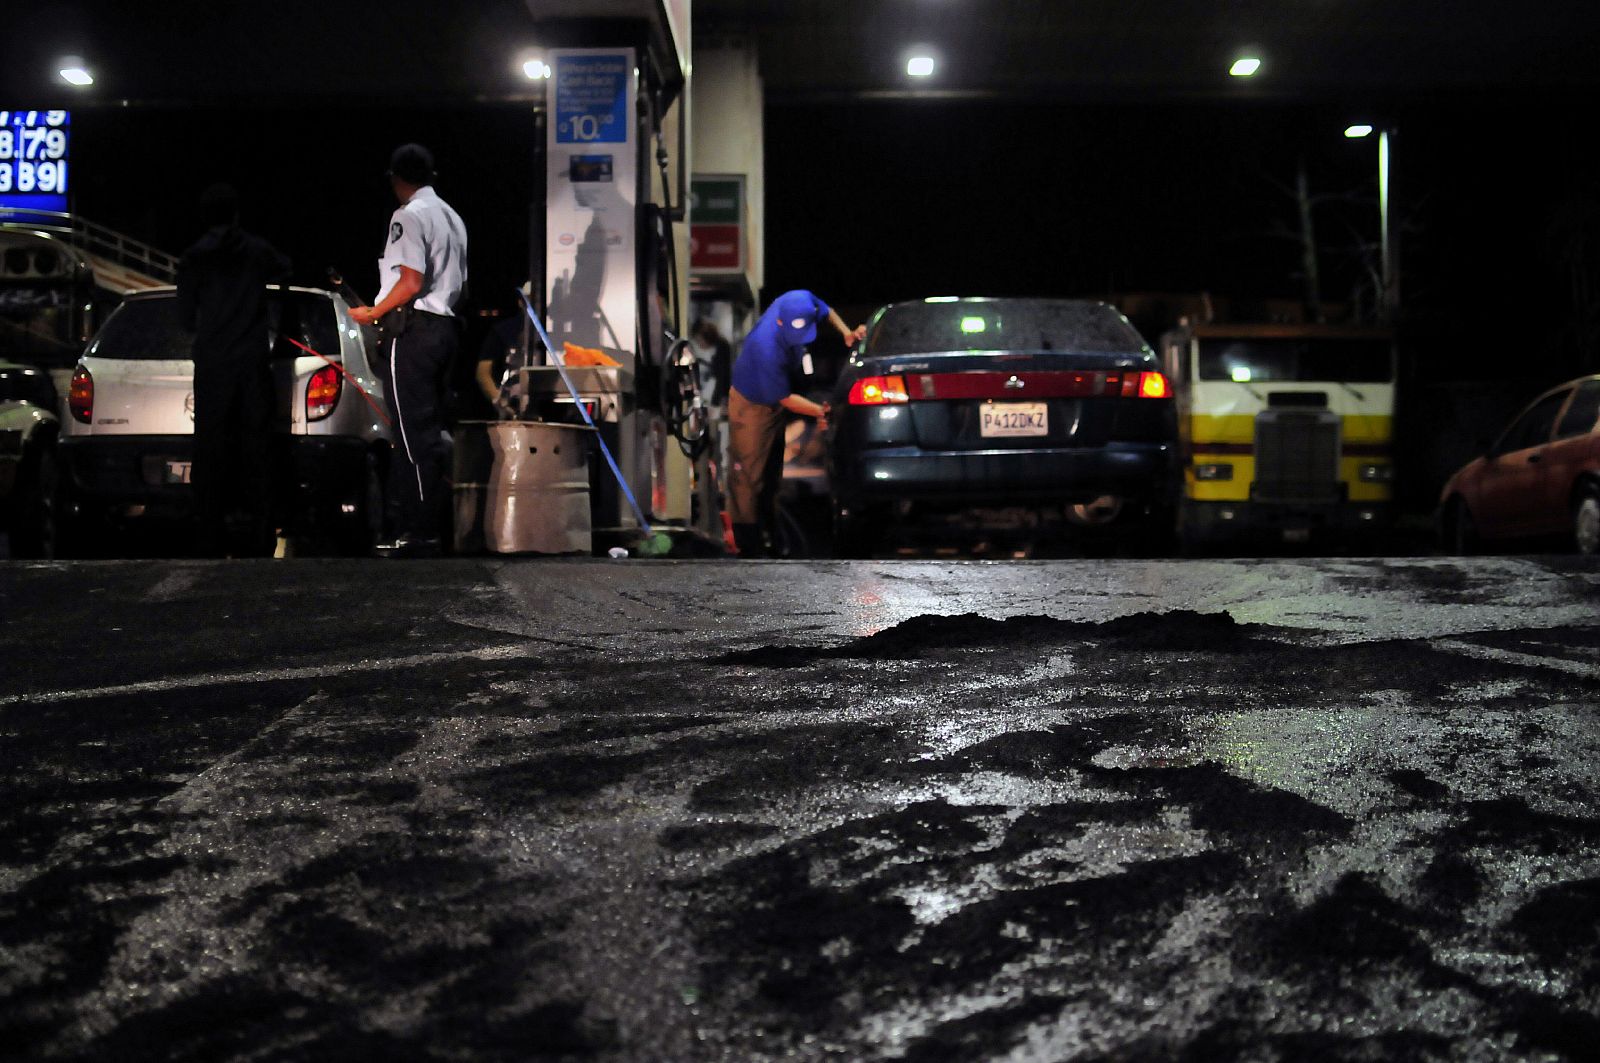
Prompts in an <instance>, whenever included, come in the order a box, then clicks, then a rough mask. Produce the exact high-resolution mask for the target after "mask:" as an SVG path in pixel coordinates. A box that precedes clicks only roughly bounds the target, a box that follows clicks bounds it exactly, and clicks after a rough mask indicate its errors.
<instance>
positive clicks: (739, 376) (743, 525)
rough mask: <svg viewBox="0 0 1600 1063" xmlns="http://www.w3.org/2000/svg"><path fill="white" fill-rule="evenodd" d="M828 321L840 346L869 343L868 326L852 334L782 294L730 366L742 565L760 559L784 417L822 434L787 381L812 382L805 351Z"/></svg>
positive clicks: (819, 409) (734, 493) (814, 407)
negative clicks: (806, 420) (803, 378)
mask: <svg viewBox="0 0 1600 1063" xmlns="http://www.w3.org/2000/svg"><path fill="white" fill-rule="evenodd" d="M822 318H826V319H827V320H828V323H829V324H830V325H832V326H833V327H834V328H835V329H837V330H838V331H839V335H840V336H841V337H843V339H844V342H845V346H847V347H848V346H850V345H852V344H854V343H855V342H856V341H857V340H859V339H861V337H862V336H864V335H866V331H867V329H866V326H865V325H862V326H859V327H857V328H854V329H852V328H850V327H849V326H848V325H846V324H845V323H844V319H843V318H841V317H840V316H839V315H838V313H837V312H835V311H834V310H833V309H832V308H830V307H829V306H828V304H827V303H824V302H823V301H822V300H821V299H818V298H817V297H816V296H815V295H813V294H812V293H810V292H808V291H804V290H796V291H791V292H784V293H783V294H782V295H780V296H778V298H777V299H775V300H773V303H772V305H771V306H769V307H767V312H766V313H765V314H762V315H761V320H759V321H757V322H756V324H755V327H754V328H752V329H751V330H750V334H749V335H747V336H746V337H745V338H744V346H743V347H742V348H741V349H740V351H739V357H738V359H737V360H736V361H735V362H734V363H733V386H732V388H730V389H729V392H728V457H729V462H730V464H731V465H732V468H731V469H729V475H728V510H729V517H730V519H731V521H732V523H733V540H734V545H735V546H737V547H738V550H739V556H741V557H764V556H766V552H767V551H766V545H765V542H764V540H763V537H762V527H761V526H762V524H763V523H768V524H770V523H771V512H772V507H773V504H774V502H775V500H776V498H777V490H778V481H779V480H780V479H781V478H782V476H783V448H782V447H781V446H779V445H778V444H779V440H780V438H781V437H782V435H783V414H784V411H786V410H787V411H788V412H790V413H797V414H799V415H801V416H802V417H815V418H816V419H817V424H818V427H819V428H825V427H827V418H828V410H827V407H825V406H821V405H819V404H817V403H815V402H813V401H811V400H810V399H808V398H806V397H805V396H804V395H796V394H795V393H794V390H793V388H792V387H791V384H790V381H791V379H792V378H793V377H794V376H795V375H796V374H799V373H803V374H806V375H809V374H810V372H811V358H810V355H809V354H808V353H807V350H806V345H807V344H809V343H810V342H811V341H812V340H814V339H816V338H817V322H818V320H820V319H822Z"/></svg>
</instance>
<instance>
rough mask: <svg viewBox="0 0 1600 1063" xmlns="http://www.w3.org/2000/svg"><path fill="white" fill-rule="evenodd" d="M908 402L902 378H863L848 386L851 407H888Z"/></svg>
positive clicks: (903, 378)
mask: <svg viewBox="0 0 1600 1063" xmlns="http://www.w3.org/2000/svg"><path fill="white" fill-rule="evenodd" d="M909 400H910V396H909V395H908V394H907V393H906V378H905V377H903V376H864V377H862V378H861V379H860V380H857V381H856V382H855V383H854V384H852V385H850V405H852V406H888V405H891V404H896V403H901V402H907V401H909Z"/></svg>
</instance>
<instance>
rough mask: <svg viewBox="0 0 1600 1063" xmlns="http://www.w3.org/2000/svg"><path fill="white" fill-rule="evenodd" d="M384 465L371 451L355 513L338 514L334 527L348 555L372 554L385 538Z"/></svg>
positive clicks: (343, 549) (342, 552) (341, 548)
mask: <svg viewBox="0 0 1600 1063" xmlns="http://www.w3.org/2000/svg"><path fill="white" fill-rule="evenodd" d="M383 485H384V475H383V467H382V465H381V463H380V462H379V461H378V456H377V454H375V453H371V452H369V453H368V454H367V458H366V465H365V470H364V472H363V475H362V479H361V483H360V484H358V485H356V486H357V487H358V489H359V493H358V495H357V496H356V509H355V512H354V513H340V514H338V517H337V521H336V524H335V527H336V528H337V529H338V530H337V533H336V540H337V546H338V549H339V552H340V553H341V554H343V555H344V556H346V557H370V556H372V550H373V547H375V546H376V545H377V544H378V543H379V542H381V541H382V540H383V511H384V502H385V500H384V489H383Z"/></svg>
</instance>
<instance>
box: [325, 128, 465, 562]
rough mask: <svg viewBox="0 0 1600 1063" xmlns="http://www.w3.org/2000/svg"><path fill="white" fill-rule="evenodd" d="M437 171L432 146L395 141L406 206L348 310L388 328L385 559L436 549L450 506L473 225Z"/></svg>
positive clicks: (384, 346)
mask: <svg viewBox="0 0 1600 1063" xmlns="http://www.w3.org/2000/svg"><path fill="white" fill-rule="evenodd" d="M433 177H434V170H433V155H432V153H430V152H429V151H428V149H427V148H425V147H423V146H422V145H421V144H402V145H401V146H400V147H398V148H396V149H395V151H394V155H393V156H392V157H391V159H390V160H389V184H390V187H391V188H393V189H394V195H395V198H396V199H398V200H399V201H400V206H399V208H398V209H397V210H396V211H395V212H394V214H393V215H391V216H390V218H389V231H388V233H387V235H386V241H387V242H386V243H385V244H384V249H383V256H382V257H381V258H380V259H379V260H378V285H379V290H378V298H377V301H376V302H375V303H374V304H373V305H372V306H358V307H356V308H355V309H353V310H351V311H350V316H351V317H353V318H354V319H355V320H356V321H357V322H359V323H360V324H363V325H377V326H378V328H379V329H380V330H381V336H382V341H381V343H380V346H379V351H378V353H379V357H378V373H379V376H380V377H382V378H383V387H384V394H385V396H386V397H387V398H388V402H389V412H390V415H391V417H392V418H393V423H394V432H395V437H396V438H395V449H394V455H393V458H392V460H391V461H390V463H389V501H390V506H391V508H392V510H393V512H394V515H395V517H394V522H395V529H394V530H395V533H396V537H395V539H394V541H393V542H391V543H388V544H386V545H385V546H383V547H380V548H379V553H381V554H384V555H385V556H389V557H430V556H436V555H437V554H438V553H439V552H440V543H441V537H442V530H443V527H444V522H445V518H446V516H447V514H448V501H449V496H448V488H447V483H446V479H445V470H446V469H447V468H448V467H449V463H450V448H449V444H448V442H447V441H446V440H445V437H444V396H445V383H446V377H447V375H448V372H449V369H450V362H451V360H452V359H453V358H454V357H455V353H456V347H457V344H458V342H459V330H458V328H457V324H458V323H457V321H456V317H455V304H456V300H457V299H458V298H460V296H461V292H462V289H464V288H465V287H466V284H467V229H466V226H465V225H463V224H462V222H461V216H460V215H459V214H457V213H456V212H455V211H454V210H452V209H451V207H450V205H449V204H448V203H446V202H445V201H444V200H442V199H440V198H439V194H438V193H437V192H435V191H434V190H433Z"/></svg>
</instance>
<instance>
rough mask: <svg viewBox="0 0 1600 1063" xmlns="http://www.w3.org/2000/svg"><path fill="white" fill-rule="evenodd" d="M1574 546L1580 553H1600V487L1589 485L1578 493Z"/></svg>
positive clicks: (1574, 510)
mask: <svg viewBox="0 0 1600 1063" xmlns="http://www.w3.org/2000/svg"><path fill="white" fill-rule="evenodd" d="M1572 545H1573V546H1574V547H1576V548H1577V551H1578V553H1580V554H1585V555H1588V556H1593V555H1594V554H1597V553H1600V487H1595V486H1593V485H1588V486H1585V487H1583V488H1581V489H1580V490H1579V492H1578V500H1577V502H1576V503H1574V504H1573V507H1572Z"/></svg>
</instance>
